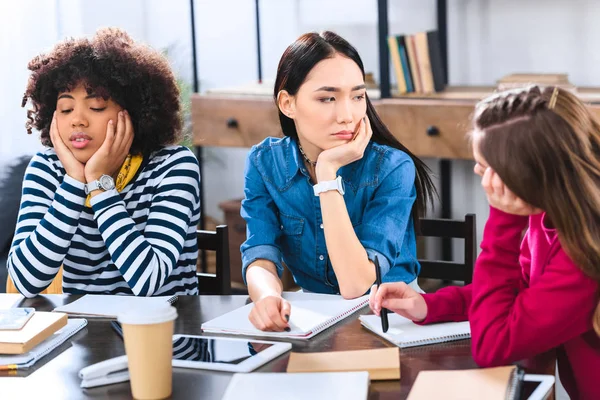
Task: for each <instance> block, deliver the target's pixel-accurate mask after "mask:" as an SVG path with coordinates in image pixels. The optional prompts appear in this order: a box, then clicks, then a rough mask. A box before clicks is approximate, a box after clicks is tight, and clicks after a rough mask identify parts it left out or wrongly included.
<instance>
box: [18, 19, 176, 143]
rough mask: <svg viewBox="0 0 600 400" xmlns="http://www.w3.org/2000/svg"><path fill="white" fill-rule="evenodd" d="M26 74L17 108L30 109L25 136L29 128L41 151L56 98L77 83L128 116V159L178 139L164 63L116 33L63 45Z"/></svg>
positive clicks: (173, 92) (168, 71)
mask: <svg viewBox="0 0 600 400" xmlns="http://www.w3.org/2000/svg"><path fill="white" fill-rule="evenodd" d="M28 69H29V70H31V76H30V77H29V81H28V83H27V89H26V91H25V94H24V95H23V101H22V103H21V106H22V107H25V105H26V104H27V102H28V100H31V102H32V105H33V109H30V110H28V112H27V123H26V124H25V126H26V128H27V133H29V134H31V131H32V128H35V129H37V130H38V131H40V132H41V135H40V139H41V141H42V144H43V145H45V146H48V147H52V142H51V141H50V123H51V122H52V115H53V113H54V111H55V110H56V103H57V97H58V94H59V93H60V92H63V91H66V90H71V89H73V88H75V87H76V86H77V85H78V84H81V83H83V84H84V85H85V86H86V88H87V90H88V91H94V92H96V93H98V94H100V95H101V96H103V97H104V98H105V99H108V98H111V99H112V100H113V101H115V102H116V103H117V104H119V105H120V106H121V107H123V108H125V109H126V110H127V112H128V113H129V114H130V115H131V120H132V123H133V128H134V139H133V144H132V145H131V152H132V153H135V154H137V153H142V154H143V155H148V154H150V153H152V152H153V151H156V150H158V149H159V148H161V147H163V146H165V145H169V144H174V143H176V142H178V141H179V140H180V138H181V125H182V122H181V106H180V102H179V88H178V87H177V83H176V80H175V77H174V75H173V72H172V71H171V68H170V66H169V63H168V61H167V60H166V58H165V57H163V56H162V55H161V54H160V53H159V52H157V51H156V50H154V49H152V48H150V47H148V46H146V45H143V44H140V43H136V42H134V41H133V40H132V39H131V37H130V36H129V35H128V34H127V33H126V32H124V31H122V30H120V29H116V28H105V29H101V30H98V31H97V32H96V35H95V36H94V37H93V38H91V39H87V38H79V39H74V38H71V39H68V40H65V41H63V42H61V43H59V44H57V45H56V46H55V47H54V49H52V51H51V52H50V53H47V54H41V55H38V56H37V57H35V58H34V59H33V60H31V61H30V62H29V65H28Z"/></svg>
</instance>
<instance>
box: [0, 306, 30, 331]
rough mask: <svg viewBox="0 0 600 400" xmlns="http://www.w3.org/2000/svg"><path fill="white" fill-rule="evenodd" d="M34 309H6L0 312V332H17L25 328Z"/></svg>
mask: <svg viewBox="0 0 600 400" xmlns="http://www.w3.org/2000/svg"><path fill="white" fill-rule="evenodd" d="M34 313H35V308H30V307H25V308H8V309H6V310H0V330H18V329H21V328H22V327H24V326H25V324H26V323H27V321H29V319H30V318H31V317H32V316H33V314H34Z"/></svg>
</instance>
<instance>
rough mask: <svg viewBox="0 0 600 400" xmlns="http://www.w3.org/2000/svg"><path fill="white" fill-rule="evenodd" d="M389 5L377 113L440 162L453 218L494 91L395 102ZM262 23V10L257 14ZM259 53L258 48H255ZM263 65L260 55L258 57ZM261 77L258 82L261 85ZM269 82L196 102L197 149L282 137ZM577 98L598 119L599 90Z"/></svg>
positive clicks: (445, 203) (381, 35)
mask: <svg viewBox="0 0 600 400" xmlns="http://www.w3.org/2000/svg"><path fill="white" fill-rule="evenodd" d="M387 6H388V1H387V0H377V7H378V47H379V69H380V71H379V72H380V85H379V89H370V90H368V95H369V97H370V99H371V100H372V102H373V104H374V106H375V108H376V110H377V112H378V113H379V115H380V116H381V118H382V120H383V122H384V123H385V124H386V125H387V126H388V127H389V129H390V131H391V132H392V133H393V134H394V135H395V136H396V137H397V138H398V139H399V140H400V141H401V142H402V143H403V144H404V145H406V146H407V147H408V148H409V149H410V150H411V151H412V152H414V154H416V155H417V156H419V157H424V158H434V159H439V160H440V161H439V163H440V186H439V187H438V190H439V192H440V208H441V217H442V218H451V217H452V215H451V209H452V203H451V202H452V198H451V185H452V181H451V174H452V170H451V168H452V160H470V159H472V155H471V150H470V148H469V145H468V141H467V139H466V133H467V132H468V131H469V129H470V126H471V122H470V117H471V114H472V112H473V107H474V106H475V104H476V103H477V102H478V101H479V100H480V99H482V98H484V97H486V96H487V95H489V94H491V93H492V92H493V91H494V90H495V87H493V86H454V87H453V86H447V87H446V89H445V90H444V91H443V92H438V93H432V94H422V93H408V94H404V95H402V96H397V94H396V93H394V91H393V90H392V88H391V86H390V73H391V71H390V68H389V65H390V62H389V61H390V59H389V53H388V44H387V37H388V34H389V32H388V15H387ZM446 6H447V4H446V0H437V1H436V15H437V26H438V32H439V38H440V49H441V54H442V61H443V65H444V66H445V68H444V75H445V76H444V78H445V82H446V83H447V81H448V57H447V47H448V46H447V34H448V33H447V7H446ZM257 21H258V8H257ZM257 47H258V48H260V43H259V44H258V46H257ZM258 58H259V63H260V54H259V57H258ZM261 78H262V77H260V76H259V81H261ZM272 90H273V85H272V83H270V82H265V83H262V84H259V83H255V84H250V85H246V86H243V87H235V88H223V89H219V90H211V91H208V92H207V93H205V94H203V95H199V94H194V95H193V96H192V123H193V132H194V145H195V146H197V147H198V148H201V147H203V146H219V147H250V146H252V145H254V144H256V143H258V142H260V141H261V140H263V139H264V138H265V137H267V136H280V135H281V130H280V126H279V119H278V116H277V109H276V108H275V106H274V103H273V98H272ZM578 94H579V96H580V97H581V98H583V99H584V100H585V101H587V102H588V103H589V107H591V108H592V109H593V111H594V112H595V113H596V114H597V115H598V116H600V88H578ZM442 259H445V260H451V259H452V246H451V242H450V241H449V240H448V241H444V242H443V243H442Z"/></svg>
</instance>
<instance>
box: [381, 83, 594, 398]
mask: <svg viewBox="0 0 600 400" xmlns="http://www.w3.org/2000/svg"><path fill="white" fill-rule="evenodd" d="M472 139H473V155H474V158H475V161H476V165H475V173H476V174H478V175H480V176H482V180H481V184H482V186H483V188H484V189H485V192H486V195H487V198H488V201H489V203H490V216H489V219H488V221H487V223H486V225H485V230H484V234H483V241H482V243H481V254H480V255H479V258H478V259H477V265H476V267H475V273H474V276H473V283H472V284H471V285H468V286H464V287H447V288H444V289H441V290H439V291H438V292H437V293H434V294H425V295H421V294H419V293H417V292H415V291H414V290H412V289H411V288H410V287H408V286H407V285H406V284H404V283H400V282H399V283H389V284H384V285H381V287H380V288H376V287H373V289H372V290H371V298H370V306H371V309H372V310H373V312H374V313H375V314H377V315H379V312H380V311H381V308H382V307H385V308H388V309H390V310H392V311H394V312H396V313H398V314H400V315H402V316H404V317H407V318H410V319H411V320H413V321H415V322H417V323H421V324H429V323H435V322H443V321H463V320H467V319H468V320H469V321H470V323H471V337H472V350H473V358H474V359H475V361H476V362H477V364H479V365H480V366H482V367H488V366H497V365H503V364H510V363H514V362H517V361H525V360H527V362H526V364H527V365H530V366H532V365H537V366H539V365H540V364H543V363H544V362H548V360H553V359H554V357H556V358H557V360H558V366H559V374H560V378H561V381H562V383H563V384H564V386H565V388H566V390H567V392H568V393H569V395H570V396H571V399H600V337H599V335H600V304H599V303H598V302H599V285H598V282H599V280H600V122H599V121H598V120H597V119H596V117H595V116H594V115H592V114H591V113H590V111H589V110H588V109H587V107H586V106H585V105H584V104H583V103H582V102H581V101H580V100H579V99H578V98H577V97H576V96H574V95H573V94H571V93H569V92H567V91H565V90H562V89H559V88H554V87H548V88H545V89H544V90H541V89H540V88H539V87H536V86H534V87H529V88H527V89H519V90H514V91H508V92H502V93H499V94H496V95H493V96H491V97H489V98H487V99H485V100H483V101H482V102H481V103H479V104H478V105H477V107H476V110H475V116H474V130H473V136H472ZM526 228H528V229H527V231H526V233H525V235H524V236H523V231H524V230H525V229H526Z"/></svg>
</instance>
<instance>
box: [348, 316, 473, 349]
mask: <svg viewBox="0 0 600 400" xmlns="http://www.w3.org/2000/svg"><path fill="white" fill-rule="evenodd" d="M359 319H360V323H361V324H362V325H363V326H364V327H365V328H367V329H369V330H370V331H373V332H374V333H376V334H378V335H379V336H381V337H382V338H384V339H386V340H388V341H389V342H391V343H393V344H395V345H396V346H399V347H401V348H405V347H415V346H423V345H426V344H435V343H443V342H450V341H453V340H462V339H469V338H470V337H471V328H470V327H469V322H468V321H465V322H445V323H441V324H432V325H416V324H415V323H413V322H412V321H411V320H409V319H407V318H404V317H402V316H400V315H398V314H389V315H388V319H389V323H390V327H389V329H388V331H387V332H386V333H383V331H382V329H381V318H379V317H378V316H376V315H361V316H360V317H359Z"/></svg>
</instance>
